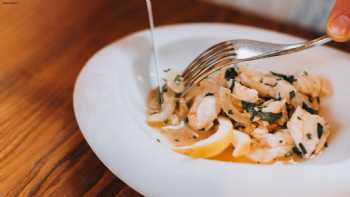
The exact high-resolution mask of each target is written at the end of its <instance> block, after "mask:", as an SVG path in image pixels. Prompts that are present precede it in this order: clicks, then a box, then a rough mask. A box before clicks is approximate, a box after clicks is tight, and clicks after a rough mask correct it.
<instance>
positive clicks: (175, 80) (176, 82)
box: [174, 75, 182, 85]
mask: <svg viewBox="0 0 350 197" xmlns="http://www.w3.org/2000/svg"><path fill="white" fill-rule="evenodd" d="M174 82H175V84H176V85H179V84H180V83H181V82H182V77H181V75H176V77H175V79H174Z"/></svg>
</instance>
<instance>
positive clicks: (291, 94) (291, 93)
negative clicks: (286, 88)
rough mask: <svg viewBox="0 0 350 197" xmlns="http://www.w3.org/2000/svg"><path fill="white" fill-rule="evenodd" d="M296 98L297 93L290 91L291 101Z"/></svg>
mask: <svg viewBox="0 0 350 197" xmlns="http://www.w3.org/2000/svg"><path fill="white" fill-rule="evenodd" d="M294 97H295V91H294V90H293V91H290V92H289V99H293V98H294Z"/></svg>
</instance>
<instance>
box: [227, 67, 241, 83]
mask: <svg viewBox="0 0 350 197" xmlns="http://www.w3.org/2000/svg"><path fill="white" fill-rule="evenodd" d="M237 75H238V73H237V71H236V69H235V68H233V67H232V68H229V69H227V70H226V72H225V79H226V80H227V81H229V80H230V79H233V80H234V79H235V78H236V77H237Z"/></svg>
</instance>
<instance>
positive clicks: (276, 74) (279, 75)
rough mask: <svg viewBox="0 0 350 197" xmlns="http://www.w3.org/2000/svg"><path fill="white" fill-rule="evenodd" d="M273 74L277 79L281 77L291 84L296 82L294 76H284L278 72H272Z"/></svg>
mask: <svg viewBox="0 0 350 197" xmlns="http://www.w3.org/2000/svg"><path fill="white" fill-rule="evenodd" d="M271 74H273V75H275V76H277V77H280V78H282V79H284V80H286V81H288V82H289V83H291V84H292V83H293V82H294V81H296V79H295V77H294V75H284V74H280V73H276V72H273V71H271Z"/></svg>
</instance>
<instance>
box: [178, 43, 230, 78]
mask: <svg viewBox="0 0 350 197" xmlns="http://www.w3.org/2000/svg"><path fill="white" fill-rule="evenodd" d="M225 46H231V42H229V41H225V42H221V43H218V44H216V45H214V46H212V47H210V48H208V49H207V50H205V51H204V52H202V53H201V54H200V55H199V56H198V57H197V58H196V59H194V60H193V61H192V62H191V63H190V64H189V66H188V67H187V68H186V69H185V71H184V72H183V74H182V76H185V75H187V73H188V72H189V71H190V70H192V69H193V68H194V67H195V66H196V65H197V64H198V62H201V61H203V60H205V59H206V58H207V57H208V56H210V55H211V54H213V53H215V52H216V51H217V50H219V49H222V48H223V47H225Z"/></svg>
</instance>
